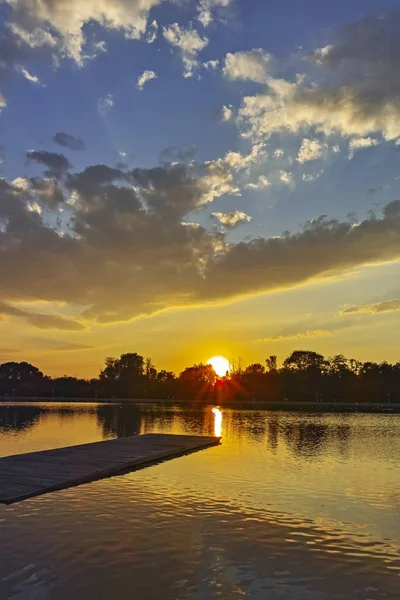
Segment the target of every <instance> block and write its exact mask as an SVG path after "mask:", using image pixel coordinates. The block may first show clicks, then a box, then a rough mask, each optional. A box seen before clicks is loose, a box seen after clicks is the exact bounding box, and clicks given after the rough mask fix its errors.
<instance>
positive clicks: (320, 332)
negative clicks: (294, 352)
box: [257, 329, 332, 342]
mask: <svg viewBox="0 0 400 600" xmlns="http://www.w3.org/2000/svg"><path fill="white" fill-rule="evenodd" d="M328 335H332V334H331V332H330V331H328V330H327V329H311V330H307V331H300V332H298V333H287V334H283V335H273V336H271V337H265V338H261V339H259V340H257V342H284V341H286V340H301V339H304V338H318V337H325V336H328Z"/></svg>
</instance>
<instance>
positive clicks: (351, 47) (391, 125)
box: [237, 10, 400, 141]
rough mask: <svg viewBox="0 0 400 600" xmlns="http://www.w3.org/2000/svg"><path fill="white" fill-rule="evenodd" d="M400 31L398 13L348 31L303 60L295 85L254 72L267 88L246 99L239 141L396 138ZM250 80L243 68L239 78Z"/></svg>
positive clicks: (399, 125) (399, 107)
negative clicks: (308, 136)
mask: <svg viewBox="0 0 400 600" xmlns="http://www.w3.org/2000/svg"><path fill="white" fill-rule="evenodd" d="M399 26H400V11H398V10H394V11H391V12H388V13H386V14H385V13H383V14H380V15H378V16H376V17H367V18H363V19H361V20H359V21H356V22H355V23H352V24H350V25H348V26H347V27H345V28H343V29H342V30H341V31H340V32H339V35H338V39H337V40H336V41H335V43H332V44H329V45H327V46H325V47H324V48H322V49H317V50H315V51H314V52H313V53H311V55H309V56H308V63H307V62H306V61H304V63H303V64H304V66H305V68H306V69H307V72H306V73H305V74H304V76H301V77H296V79H295V80H294V81H293V80H290V78H286V79H276V78H274V77H272V76H268V73H269V72H268V69H267V68H266V69H263V68H262V67H261V68H260V69H259V70H257V68H256V67H255V73H256V75H255V76H254V77H253V80H255V81H259V82H260V83H261V82H264V83H265V84H266V89H265V92H264V93H260V94H257V95H254V96H245V97H244V98H243V101H242V104H241V107H240V109H239V111H238V123H239V125H240V126H241V128H242V129H243V134H245V135H248V136H252V137H254V138H257V139H259V138H269V137H270V136H271V135H272V134H274V133H280V134H285V135H287V134H293V135H298V134H299V133H303V132H313V133H314V132H317V133H319V134H320V135H326V136H330V135H335V136H337V135H340V136H342V137H344V138H348V137H350V138H352V137H355V138H366V137H368V136H372V135H381V136H382V137H383V139H384V140H386V141H391V140H393V141H395V140H397V139H399V138H400V105H399V103H398V98H399V95H400V77H399V65H400V38H399V36H398V35H397V34H396V33H395V31H398V28H399ZM305 58H306V57H305ZM256 66H257V62H256ZM250 73H251V69H250V68H249V69H246V68H244V67H243V68H242V69H238V70H237V77H241V78H243V79H244V78H248V79H251V78H252V77H251V75H250Z"/></svg>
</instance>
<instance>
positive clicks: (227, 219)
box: [211, 210, 251, 229]
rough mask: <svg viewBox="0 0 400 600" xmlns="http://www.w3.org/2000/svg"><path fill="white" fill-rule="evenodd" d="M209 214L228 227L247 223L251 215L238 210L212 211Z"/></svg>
mask: <svg viewBox="0 0 400 600" xmlns="http://www.w3.org/2000/svg"><path fill="white" fill-rule="evenodd" d="M211 216H212V217H215V218H216V219H218V221H219V222H220V223H222V225H225V227H228V228H229V229H232V228H233V227H236V225H239V223H249V222H250V221H251V217H250V216H249V215H246V213H244V212H242V211H240V210H235V211H232V212H228V213H221V212H214V213H212V214H211Z"/></svg>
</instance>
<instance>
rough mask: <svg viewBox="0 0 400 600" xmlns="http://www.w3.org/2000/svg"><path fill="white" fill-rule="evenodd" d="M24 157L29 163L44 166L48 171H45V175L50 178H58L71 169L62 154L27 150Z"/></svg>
mask: <svg viewBox="0 0 400 600" xmlns="http://www.w3.org/2000/svg"><path fill="white" fill-rule="evenodd" d="M26 157H27V159H28V160H29V161H34V162H37V163H39V164H40V165H44V166H46V167H47V168H48V170H47V171H45V175H48V176H50V177H56V178H57V177H60V176H61V175H63V174H64V173H65V172H66V171H67V170H68V169H69V168H70V167H71V164H70V162H69V160H68V159H67V158H66V157H65V156H64V155H63V154H56V153H55V152H47V151H46V150H29V151H28V152H27V153H26Z"/></svg>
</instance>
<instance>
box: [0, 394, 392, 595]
mask: <svg viewBox="0 0 400 600" xmlns="http://www.w3.org/2000/svg"><path fill="white" fill-rule="evenodd" d="M221 410H222V423H219V422H218V415H217V417H216V416H215V415H214V414H213V412H212V411H211V407H207V406H206V407H202V408H197V407H194V406H193V407H191V406H188V407H184V406H179V407H177V406H170V405H169V406H162V405H160V404H158V405H157V404H142V405H140V404H139V405H134V404H132V405H131V404H126V405H122V406H118V405H109V404H102V405H98V404H83V403H82V404H81V403H79V404H66V403H63V404H57V403H40V404H12V405H9V406H7V405H5V404H0V456H7V455H11V454H17V453H18V454H19V453H23V452H30V451H36V450H43V449H47V448H56V447H61V446H67V445H74V444H80V443H85V442H93V441H98V440H102V439H111V438H115V437H119V436H126V435H134V434H138V433H151V432H154V433H187V434H203V433H204V434H210V433H214V432H216V433H219V431H218V430H219V427H221V428H222V436H223V440H222V445H221V446H219V447H215V448H211V449H208V450H205V451H201V452H198V453H196V454H192V455H189V456H185V457H182V458H178V459H175V460H172V461H169V462H166V463H163V464H159V465H157V466H153V467H151V468H148V469H144V470H142V471H137V472H134V473H130V474H127V475H123V476H118V477H112V478H110V479H104V480H102V481H98V482H94V483H90V484H87V485H82V486H79V487H76V488H72V489H68V490H63V491H59V492H54V493H51V494H47V495H44V496H41V497H38V498H33V499H30V500H26V501H24V502H22V503H17V504H14V505H11V506H9V507H6V506H3V505H0V598H1V600H3V599H6V598H7V599H9V598H10V599H29V600H36V599H38V600H39V599H40V600H41V599H50V600H52V599H57V600H58V599H64V598H68V599H69V598H73V599H74V600H80V599H85V600H92V599H93V600H95V599H96V600H103V599H104V600H105V599H118V600H125V599H132V598H136V599H138V600H147V599H148V600H153V599H156V600H158V599H159V600H169V599H171V600H214V599H217V598H218V599H219V598H221V599H224V600H236V599H237V600H239V599H242V598H251V599H254V600H266V599H269V598H274V599H279V600H280V599H282V600H283V599H285V600H302V599H307V600H327V599H335V600H336V599H338V600H339V599H341V600H342V599H357V600H378V599H380V598H386V599H389V600H390V599H398V598H399V596H400V594H399V590H400V518H399V517H400V468H399V460H400V415H385V414H338V413H335V414H317V413H295V412H278V411H276V412H275V411H258V410H257V411H256V410H238V409H237V410H236V409H224V408H222V409H221Z"/></svg>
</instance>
